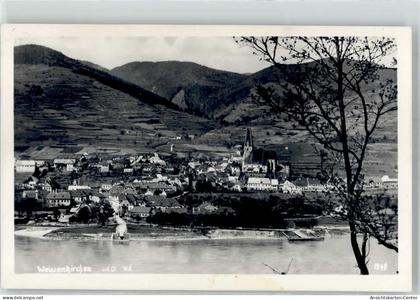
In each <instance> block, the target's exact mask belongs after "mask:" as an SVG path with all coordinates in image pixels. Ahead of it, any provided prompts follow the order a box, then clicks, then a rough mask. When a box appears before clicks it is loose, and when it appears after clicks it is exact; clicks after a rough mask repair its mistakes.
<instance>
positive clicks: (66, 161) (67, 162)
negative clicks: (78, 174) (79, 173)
mask: <svg viewBox="0 0 420 300" xmlns="http://www.w3.org/2000/svg"><path fill="white" fill-rule="evenodd" d="M75 163H76V160H75V159H73V158H56V159H54V166H55V167H56V168H59V167H63V166H64V167H66V171H67V172H71V171H73V170H74V164H75Z"/></svg>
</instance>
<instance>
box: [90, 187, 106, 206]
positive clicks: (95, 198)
mask: <svg viewBox="0 0 420 300" xmlns="http://www.w3.org/2000/svg"><path fill="white" fill-rule="evenodd" d="M87 194H88V198H89V201H92V202H94V203H99V202H101V201H103V200H105V198H106V197H105V196H104V195H103V194H101V193H100V192H99V191H97V190H90V191H88V192H87Z"/></svg>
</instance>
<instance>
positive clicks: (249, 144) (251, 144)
mask: <svg viewBox="0 0 420 300" xmlns="http://www.w3.org/2000/svg"><path fill="white" fill-rule="evenodd" d="M245 147H251V149H252V148H254V141H253V140H252V134H251V129H249V128H247V129H246V137H245V144H244V149H245Z"/></svg>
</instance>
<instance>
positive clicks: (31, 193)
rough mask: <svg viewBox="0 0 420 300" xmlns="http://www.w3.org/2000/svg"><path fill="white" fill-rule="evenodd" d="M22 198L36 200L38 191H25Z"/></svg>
mask: <svg viewBox="0 0 420 300" xmlns="http://www.w3.org/2000/svg"><path fill="white" fill-rule="evenodd" d="M22 198H23V199H28V198H29V199H36V200H38V190H25V191H23V192H22Z"/></svg>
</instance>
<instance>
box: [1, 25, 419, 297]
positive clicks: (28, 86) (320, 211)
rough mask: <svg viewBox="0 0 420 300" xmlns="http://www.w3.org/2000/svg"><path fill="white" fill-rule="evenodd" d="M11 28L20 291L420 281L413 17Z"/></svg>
mask: <svg viewBox="0 0 420 300" xmlns="http://www.w3.org/2000/svg"><path fill="white" fill-rule="evenodd" d="M1 33H2V34H1V39H2V40H1V54H2V56H1V72H2V73H1V75H2V76H1V78H2V82H1V84H2V85H1V87H2V89H1V146H2V147H1V212H2V217H1V227H2V231H1V250H2V251H1V271H2V273H1V281H2V286H3V287H4V288H18V289H29V288H30V289H118V290H202V291H206V290H209V291H227V290H231V291H409V290H410V289H411V257H412V253H411V247H412V246H411V232H412V231H411V230H412V228H411V226H412V225H411V213H412V211H411V190H412V189H411V184H412V179H411V163H412V162H411V101H412V100H411V30H410V28H406V27H315V26H314V27H311V26H304V27H303V26H295V27H293V26H180V25H179V26H168V25H153V26H151V25H28V24H27V25H4V26H2V31H1Z"/></svg>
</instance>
